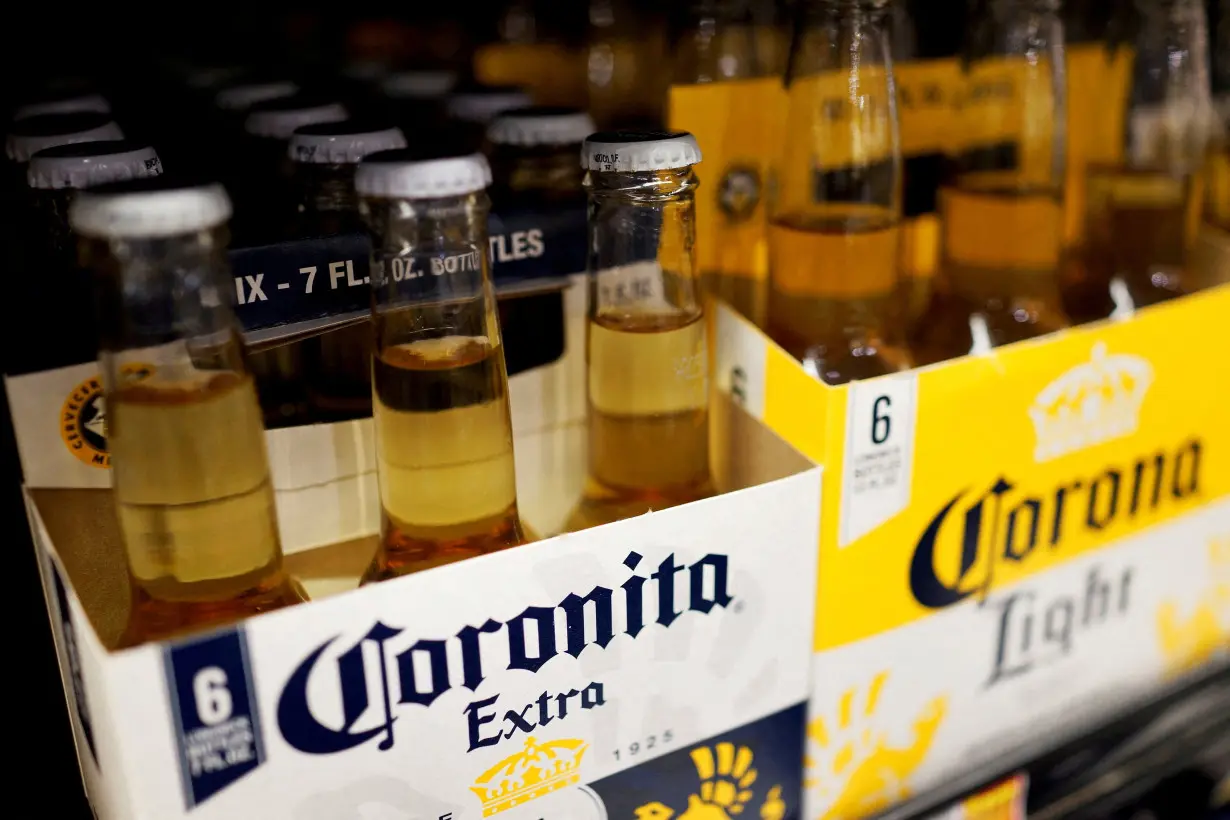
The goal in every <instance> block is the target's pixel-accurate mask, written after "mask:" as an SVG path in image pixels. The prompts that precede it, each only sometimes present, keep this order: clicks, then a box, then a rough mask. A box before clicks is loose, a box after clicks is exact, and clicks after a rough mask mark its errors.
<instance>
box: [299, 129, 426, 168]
mask: <svg viewBox="0 0 1230 820" xmlns="http://www.w3.org/2000/svg"><path fill="white" fill-rule="evenodd" d="M405 147H406V136H405V134H403V133H402V132H401V129H400V128H382V127H380V126H377V125H372V124H368V123H361V122H353V121H350V120H343V121H342V122H325V123H316V124H315V125H305V126H304V127H302V128H300V129H298V130H296V131H295V133H294V135H293V136H292V137H291V138H290V148H289V152H290V158H291V159H293V160H294V161H295V162H304V163H309V164H317V165H353V164H355V163H357V162H359V161H360V160H362V159H363V158H364V157H365V156H367V155H368V154H374V153H376V152H377V151H391V150H393V149H395V148H405Z"/></svg>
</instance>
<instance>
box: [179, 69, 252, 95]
mask: <svg viewBox="0 0 1230 820" xmlns="http://www.w3.org/2000/svg"><path fill="white" fill-rule="evenodd" d="M243 74H244V69H243V67H241V66H235V65H209V66H198V67H196V68H192V69H189V70H188V76H187V77H186V78H185V82H186V83H187V84H188V87H189V88H193V89H196V90H197V91H206V90H209V89H212V88H219V87H221V86H223V85H226V84H228V83H234V82H236V81H237V80H239V78H240V77H242V76H243Z"/></svg>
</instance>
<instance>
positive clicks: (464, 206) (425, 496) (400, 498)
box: [355, 150, 527, 583]
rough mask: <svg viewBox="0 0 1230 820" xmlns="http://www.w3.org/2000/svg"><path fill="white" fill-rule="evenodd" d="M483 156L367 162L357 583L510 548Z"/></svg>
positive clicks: (509, 452)
mask: <svg viewBox="0 0 1230 820" xmlns="http://www.w3.org/2000/svg"><path fill="white" fill-rule="evenodd" d="M490 183H491V170H490V168H489V167H488V165H487V161H486V160H485V159H484V158H483V157H482V156H481V155H479V154H473V155H467V156H459V157H450V158H446V159H437V160H428V161H417V158H416V154H415V153H414V152H413V151H410V150H400V151H382V152H380V153H376V154H371V155H369V156H368V157H366V158H365V159H364V160H363V162H362V163H361V164H360V166H359V170H358V173H357V175H356V183H355V184H356V188H357V190H358V192H359V196H360V208H361V211H362V214H363V218H364V219H365V220H366V221H367V223H368V226H369V228H370V230H371V234H372V265H371V279H372V323H373V328H374V333H375V340H374V341H375V352H374V357H373V360H372V388H373V396H372V405H373V406H372V411H373V413H372V416H373V420H374V422H375V426H376V460H377V474H378V478H379V482H380V500H381V510H382V515H381V528H380V529H381V533H380V545H379V547H378V548H377V551H376V556H375V558H373V559H372V563H371V565H370V566H369V567H368V569H367V572H366V574H365V575H364V583H371V582H375V581H383V580H387V579H389V578H394V577H397V576H400V575H407V574H409V573H412V572H418V571H420V570H424V569H429V568H431V567H434V566H439V565H441V564H447V563H451V562H454V561H460V560H464V559H466V558H470V557H473V556H476V555H482V554H485V553H488V552H493V551H496V550H502V549H507V548H509V547H516V546H519V545H520V544H523V543H525V542H526V540H527V532H526V530H525V528H524V527H523V525H522V523H521V517H520V514H519V512H518V510H517V486H516V474H515V469H514V461H513V436H512V417H511V413H510V410H509V404H508V376H507V373H506V370H505V367H504V348H503V344H502V343H501V339H500V327H499V322H498V319H497V317H496V305H495V295H494V291H493V289H492V286H491V274H490V255H489V249H488V240H487V214H488V210H489V208H490V204H489V201H488V199H487V194H486V189H487V186H488V185H489V184H490Z"/></svg>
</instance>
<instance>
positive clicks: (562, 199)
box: [491, 145, 584, 209]
mask: <svg viewBox="0 0 1230 820" xmlns="http://www.w3.org/2000/svg"><path fill="white" fill-rule="evenodd" d="M579 153H580V146H579V145H564V146H554V145H553V146H536V147H521V146H514V145H497V146H495V147H494V148H493V149H492V152H491V175H492V177H493V179H494V180H495V182H494V183H493V186H492V198H493V199H494V200H495V202H496V204H497V205H498V206H499V208H501V209H503V208H506V207H510V208H514V209H515V208H516V207H518V205H520V204H522V203H524V204H525V205H526V206H534V205H550V204H560V205H565V204H579V203H581V202H583V201H584V193H583V192H582V188H581V181H582V178H583V172H582V171H581V168H580V164H579V163H578V162H577V155H578V154H579Z"/></svg>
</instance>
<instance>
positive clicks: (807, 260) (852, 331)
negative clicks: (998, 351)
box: [768, 0, 909, 384]
mask: <svg viewBox="0 0 1230 820" xmlns="http://www.w3.org/2000/svg"><path fill="white" fill-rule="evenodd" d="M885 6H886V3H885V2H880V0H859V2H853V3H847V2H837V1H836V0H813V2H811V3H810V4H809V6H808V7H807V9H806V12H805V16H804V18H803V23H802V25H803V28H802V30H801V31H800V33H799V36H798V39H797V41H796V44H795V48H794V52H793V53H792V54H791V57H790V69H789V80H788V86H787V91H788V94H789V105H790V110H789V115H788V118H787V122H786V135H785V148H784V150H783V151H782V154H781V159H780V174H779V182H778V185H779V190H778V194H777V199H776V201H775V202H774V204H773V207H772V212H771V215H770V225H769V254H770V256H769V264H770V267H769V319H768V328H769V335H771V336H772V337H773V338H774V339H775V340H776V341H777V342H778V344H780V345H782V346H783V347H784V348H785V349H786V350H788V351H789V352H790V353H791V354H792V355H794V356H795V357H797V358H798V359H800V360H801V361H802V362H803V364H804V366H805V367H806V368H808V370H809V371H811V372H813V373H814V374H815V375H816V376H817V377H819V378H821V379H823V380H824V381H826V382H828V383H830V384H841V383H844V382H847V381H850V380H852V379H866V378H871V377H873V376H878V375H882V374H884V373H889V372H893V371H896V370H900V369H902V368H904V367H908V366H909V359H908V355H907V354H906V353H905V351H903V350H900V349H896V348H893V347H891V346H890V345H889V343H888V342H887V341H886V336H887V335H888V334H887V332H888V330H889V327H890V325H891V323H892V322H893V321H894V320H895V319H896V318H897V310H896V299H897V276H898V242H899V228H900V222H901V146H900V136H899V133H898V132H899V126H898V118H897V99H896V90H895V87H894V80H893V64H892V57H891V55H890V54H889V48H888V38H887V31H886V25H885Z"/></svg>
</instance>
